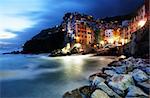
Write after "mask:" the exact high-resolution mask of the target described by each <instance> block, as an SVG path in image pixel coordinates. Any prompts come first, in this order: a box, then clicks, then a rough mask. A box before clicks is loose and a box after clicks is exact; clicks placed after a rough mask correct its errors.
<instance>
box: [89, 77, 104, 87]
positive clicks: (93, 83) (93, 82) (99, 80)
mask: <svg viewBox="0 0 150 98" xmlns="http://www.w3.org/2000/svg"><path fill="white" fill-rule="evenodd" d="M101 82H105V79H103V78H101V77H98V76H95V77H94V78H93V81H92V86H97V85H98V84H99V83H101Z"/></svg>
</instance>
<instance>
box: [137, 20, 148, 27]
mask: <svg viewBox="0 0 150 98" xmlns="http://www.w3.org/2000/svg"><path fill="white" fill-rule="evenodd" d="M145 23H146V21H145V20H140V21H139V22H138V26H139V27H143V26H144V25H145Z"/></svg>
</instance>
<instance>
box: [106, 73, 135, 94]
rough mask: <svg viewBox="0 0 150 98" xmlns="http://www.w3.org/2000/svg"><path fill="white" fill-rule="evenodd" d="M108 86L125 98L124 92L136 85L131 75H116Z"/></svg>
mask: <svg viewBox="0 0 150 98" xmlns="http://www.w3.org/2000/svg"><path fill="white" fill-rule="evenodd" d="M108 85H109V86H110V87H111V88H112V89H113V90H114V91H115V92H116V93H118V94H119V95H121V96H124V91H125V90H126V89H128V87H130V86H131V85H134V82H133V79H132V76H130V75H125V74H124V75H114V76H113V77H112V78H111V79H110V82H109V83H108Z"/></svg>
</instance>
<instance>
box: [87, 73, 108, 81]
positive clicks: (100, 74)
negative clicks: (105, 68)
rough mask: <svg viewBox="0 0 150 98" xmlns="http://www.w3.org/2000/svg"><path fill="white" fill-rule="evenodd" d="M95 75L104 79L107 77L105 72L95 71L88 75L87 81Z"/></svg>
mask: <svg viewBox="0 0 150 98" xmlns="http://www.w3.org/2000/svg"><path fill="white" fill-rule="evenodd" d="M95 76H98V77H102V78H104V79H106V78H107V75H106V74H105V73H102V72H98V73H95V74H93V75H91V76H89V81H90V83H91V81H93V79H94V77H95Z"/></svg>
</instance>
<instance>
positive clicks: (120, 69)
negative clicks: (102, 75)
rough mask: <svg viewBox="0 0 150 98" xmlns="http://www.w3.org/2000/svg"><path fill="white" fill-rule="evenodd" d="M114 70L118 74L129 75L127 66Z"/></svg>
mask: <svg viewBox="0 0 150 98" xmlns="http://www.w3.org/2000/svg"><path fill="white" fill-rule="evenodd" d="M114 70H115V72H116V73H118V74H125V73H127V68H126V66H120V67H115V68H114Z"/></svg>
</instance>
